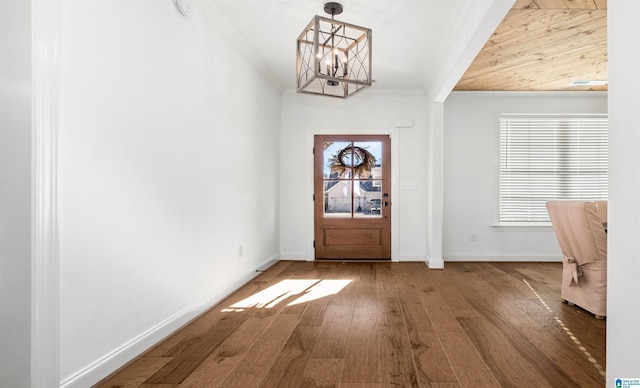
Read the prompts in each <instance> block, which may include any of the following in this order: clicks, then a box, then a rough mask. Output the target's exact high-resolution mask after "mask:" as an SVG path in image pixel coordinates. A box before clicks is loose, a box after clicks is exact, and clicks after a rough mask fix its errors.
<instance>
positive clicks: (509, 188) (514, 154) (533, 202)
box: [498, 115, 608, 224]
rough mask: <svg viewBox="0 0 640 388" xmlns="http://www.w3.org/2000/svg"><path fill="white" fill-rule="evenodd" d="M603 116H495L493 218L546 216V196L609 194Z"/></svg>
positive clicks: (513, 220) (528, 220) (535, 219)
mask: <svg viewBox="0 0 640 388" xmlns="http://www.w3.org/2000/svg"><path fill="white" fill-rule="evenodd" d="M607 180H608V118H607V115H587V116H583V115H580V116H572V115H562V116H523V115H502V116H501V117H500V183H499V192H500V199H499V216H498V221H499V223H502V224H508V223H536V222H549V216H548V214H547V209H546V207H545V202H547V201H550V200H554V199H559V200H569V199H581V200H595V199H606V198H607V196H608V184H607Z"/></svg>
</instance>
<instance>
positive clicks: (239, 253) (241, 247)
mask: <svg viewBox="0 0 640 388" xmlns="http://www.w3.org/2000/svg"><path fill="white" fill-rule="evenodd" d="M243 255H244V247H243V246H242V245H240V246H239V247H238V257H242V256H243Z"/></svg>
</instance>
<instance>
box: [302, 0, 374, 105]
mask: <svg viewBox="0 0 640 388" xmlns="http://www.w3.org/2000/svg"><path fill="white" fill-rule="evenodd" d="M324 11H325V12H326V13H328V14H330V15H331V18H330V19H329V18H327V17H323V16H317V15H316V16H314V17H313V19H311V22H309V24H308V25H307V27H306V28H305V29H304V31H302V33H301V34H300V37H298V49H297V68H296V76H297V80H298V93H308V94H317V95H322V96H331V97H340V98H347V97H349V96H351V95H353V94H355V93H357V92H359V91H361V90H363V89H365V88H367V87H369V86H371V29H369V28H364V27H359V26H355V25H353V24H349V23H345V22H341V21H337V20H335V15H339V14H341V13H342V5H341V4H339V3H333V2H331V3H326V4H325V5H324Z"/></svg>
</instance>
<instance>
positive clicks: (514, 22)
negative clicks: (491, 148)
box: [454, 0, 608, 91]
mask: <svg viewBox="0 0 640 388" xmlns="http://www.w3.org/2000/svg"><path fill="white" fill-rule="evenodd" d="M607 77H608V75H607V1H606V0H517V1H516V3H515V4H514V6H513V7H512V8H511V10H510V11H509V12H508V13H507V16H506V17H505V18H504V20H503V21H502V23H501V24H500V25H499V26H498V28H497V29H496V31H495V32H494V33H493V35H492V36H491V38H490V39H489V41H488V42H487V43H486V44H485V46H484V47H483V48H482V50H481V51H480V53H479V54H478V56H477V57H476V58H475V59H474V61H473V63H472V64H471V65H470V66H469V68H468V69H467V71H466V72H465V74H464V75H463V76H462V78H461V79H460V81H459V82H458V84H457V85H456V87H455V88H454V90H475V91H477V90H495V91H533V90H535V91H567V90H571V91H574V90H607V85H603V86H569V83H570V82H572V81H583V80H598V81H600V80H604V81H606V80H607Z"/></svg>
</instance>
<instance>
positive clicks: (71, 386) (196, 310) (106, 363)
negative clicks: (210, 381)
mask: <svg viewBox="0 0 640 388" xmlns="http://www.w3.org/2000/svg"><path fill="white" fill-rule="evenodd" d="M278 261H279V255H274V256H272V257H270V258H268V259H267V260H265V261H263V262H262V263H260V264H259V265H257V266H256V267H255V268H252V269H251V270H250V271H247V272H246V273H245V274H244V275H243V276H241V277H240V278H238V279H236V280H234V281H231V282H229V283H227V284H226V285H224V286H222V287H219V288H217V289H215V290H214V291H212V292H211V293H209V294H208V295H205V296H204V297H203V298H201V299H200V300H197V301H196V302H195V303H193V304H192V305H190V306H187V307H185V308H184V309H182V310H180V311H178V312H177V313H175V314H174V315H172V316H171V317H169V318H167V319H166V320H164V321H162V322H160V323H158V324H157V325H156V326H154V327H152V328H150V329H149V330H147V331H146V332H144V333H141V334H140V335H139V336H138V337H136V338H134V339H132V340H131V341H129V342H128V343H126V344H124V345H122V346H120V347H119V348H117V349H114V350H113V351H112V352H111V353H109V354H107V355H106V356H104V357H102V358H101V359H99V360H97V361H95V362H94V363H92V364H90V365H89V366H87V367H86V368H85V369H83V370H81V371H79V372H77V373H75V374H74V375H71V376H69V377H67V378H65V379H64V380H63V381H62V382H61V383H60V387H62V388H84V387H90V386H92V385H94V384H96V383H97V382H99V381H100V380H102V379H103V378H105V377H107V376H108V375H109V374H111V373H113V372H114V371H116V370H117V369H118V368H120V367H121V366H123V365H125V364H126V363H127V362H129V361H131V360H132V359H134V358H135V357H137V356H138V355H140V354H142V353H143V352H144V351H146V350H147V349H149V348H151V347H152V346H153V345H155V344H157V343H158V342H160V341H161V340H163V339H164V338H166V337H167V336H169V335H170V334H171V333H173V332H175V331H176V330H178V329H179V328H180V327H182V326H184V325H185V324H186V323H188V322H189V321H191V320H192V319H194V318H196V317H197V316H198V315H200V314H202V313H203V312H205V311H207V310H208V309H210V308H211V307H213V306H215V305H216V304H218V303H219V302H221V301H222V300H223V299H224V298H226V297H227V296H229V295H230V294H232V293H233V292H234V291H236V290H237V289H238V288H240V287H242V286H243V285H245V284H246V283H247V282H249V281H250V280H251V279H253V278H254V277H255V276H257V275H259V274H260V272H262V271H264V270H266V269H267V268H269V267H271V266H272V265H273V264H275V263H276V262H278Z"/></svg>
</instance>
